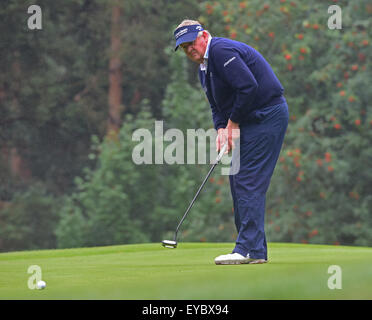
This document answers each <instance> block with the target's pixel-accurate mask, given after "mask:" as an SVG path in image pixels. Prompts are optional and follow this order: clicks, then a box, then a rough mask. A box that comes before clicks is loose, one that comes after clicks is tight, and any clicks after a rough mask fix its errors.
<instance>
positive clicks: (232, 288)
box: [0, 242, 372, 300]
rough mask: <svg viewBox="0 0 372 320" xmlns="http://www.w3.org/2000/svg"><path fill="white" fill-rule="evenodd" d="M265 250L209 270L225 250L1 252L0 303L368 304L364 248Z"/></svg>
mask: <svg viewBox="0 0 372 320" xmlns="http://www.w3.org/2000/svg"><path fill="white" fill-rule="evenodd" d="M268 246H269V260H270V261H269V263H267V264H261V265H247V264H246V265H219V266H216V265H215V264H214V261H213V260H214V257H216V256H217V255H220V254H226V253H229V252H231V249H232V248H233V244H232V243H182V242H181V243H179V245H178V248H177V249H166V248H163V247H162V246H161V244H160V243H151V244H136V245H122V246H110V247H94V248H79V249H64V250H41V251H24V252H12V253H1V254H0V299H135V300H136V299H167V300H168V299H172V300H174V299H176V300H177V299H233V300H240V299H244V300H245V299H372V290H371V287H372V268H371V263H372V248H366V247H346V246H325V245H302V244H287V243H269V245H268ZM31 265H38V266H39V267H40V268H41V270H42V279H43V280H44V281H46V283H47V287H46V289H44V290H31V289H29V288H28V279H29V277H31V276H32V274H29V273H27V271H28V268H29V267H30V266H31ZM331 265H337V266H339V267H340V268H341V272H342V273H341V278H339V280H340V281H341V282H340V283H341V285H342V288H341V289H333V290H331V289H329V287H328V280H329V278H330V277H335V274H334V271H333V272H332V273H328V268H329V267H330V266H331ZM331 279H332V278H331ZM331 282H332V283H335V282H333V281H331Z"/></svg>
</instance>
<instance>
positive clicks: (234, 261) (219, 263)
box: [215, 259, 267, 265]
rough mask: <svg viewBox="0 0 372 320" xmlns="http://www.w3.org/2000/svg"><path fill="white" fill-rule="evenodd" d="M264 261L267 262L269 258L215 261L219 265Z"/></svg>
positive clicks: (259, 262)
mask: <svg viewBox="0 0 372 320" xmlns="http://www.w3.org/2000/svg"><path fill="white" fill-rule="evenodd" d="M262 263H267V260H264V259H257V260H248V261H237V260H227V261H215V264H217V265H229V264H232V265H235V264H262Z"/></svg>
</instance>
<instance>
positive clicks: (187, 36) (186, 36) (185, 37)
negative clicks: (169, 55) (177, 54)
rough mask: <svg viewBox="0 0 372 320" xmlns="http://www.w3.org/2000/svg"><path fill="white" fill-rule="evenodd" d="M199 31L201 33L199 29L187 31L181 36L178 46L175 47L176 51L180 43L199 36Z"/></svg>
mask: <svg viewBox="0 0 372 320" xmlns="http://www.w3.org/2000/svg"><path fill="white" fill-rule="evenodd" d="M198 33H199V31H197V32H189V33H186V34H184V35H183V36H181V37H179V38H178V40H177V42H176V47H175V48H174V51H176V50H177V49H178V47H179V45H180V44H182V43H185V42H192V41H194V40H195V39H196V38H197V37H198Z"/></svg>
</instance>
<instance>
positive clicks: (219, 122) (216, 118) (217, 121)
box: [211, 105, 227, 131]
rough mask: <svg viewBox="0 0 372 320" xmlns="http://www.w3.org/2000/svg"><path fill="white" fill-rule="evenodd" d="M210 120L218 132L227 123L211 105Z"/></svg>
mask: <svg viewBox="0 0 372 320" xmlns="http://www.w3.org/2000/svg"><path fill="white" fill-rule="evenodd" d="M211 109H212V118H213V123H214V128H215V129H216V130H217V131H218V129H220V128H225V127H226V125H227V123H226V119H225V118H224V117H223V116H222V115H221V114H220V113H219V112H218V110H217V108H216V107H215V106H213V105H211Z"/></svg>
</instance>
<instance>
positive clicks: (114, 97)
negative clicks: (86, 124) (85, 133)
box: [107, 1, 124, 136]
mask: <svg viewBox="0 0 372 320" xmlns="http://www.w3.org/2000/svg"><path fill="white" fill-rule="evenodd" d="M121 10H122V9H121V7H120V6H119V4H118V1H116V2H115V4H114V5H113V7H112V15H111V50H110V63H109V86H110V87H109V94H108V105H109V112H108V114H109V119H108V126H107V135H108V136H111V135H114V136H116V134H117V132H118V131H119V129H120V125H121V113H122V111H123V110H124V107H123V105H122V95H123V92H122V87H121V84H122V71H121V60H120V54H121V50H122V42H121V23H120V17H121Z"/></svg>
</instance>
